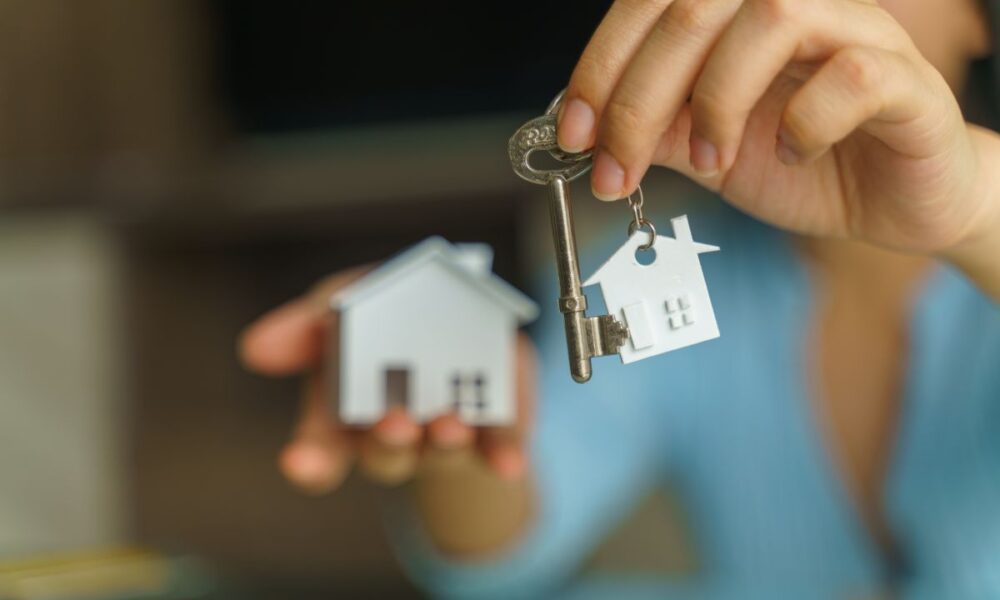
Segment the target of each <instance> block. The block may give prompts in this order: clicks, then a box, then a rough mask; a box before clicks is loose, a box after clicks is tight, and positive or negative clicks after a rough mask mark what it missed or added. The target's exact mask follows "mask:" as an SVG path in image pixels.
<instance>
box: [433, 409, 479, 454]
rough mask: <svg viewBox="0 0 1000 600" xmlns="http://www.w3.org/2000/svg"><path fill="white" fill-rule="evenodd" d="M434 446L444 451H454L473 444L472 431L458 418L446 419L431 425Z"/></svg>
mask: <svg viewBox="0 0 1000 600" xmlns="http://www.w3.org/2000/svg"><path fill="white" fill-rule="evenodd" d="M431 427H432V435H433V438H434V445H435V446H437V447H438V448H441V449H442V450H453V449H455V448H460V447H462V446H465V445H467V444H469V443H470V442H472V429H470V428H469V427H467V426H465V425H463V424H462V423H461V422H460V421H459V420H458V418H457V417H446V418H444V419H442V420H440V421H438V422H435V423H433V424H432V425H431Z"/></svg>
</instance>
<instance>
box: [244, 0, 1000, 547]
mask: <svg viewBox="0 0 1000 600" xmlns="http://www.w3.org/2000/svg"><path fill="white" fill-rule="evenodd" d="M988 40H989V36H988V32H987V30H986V25H985V23H984V21H983V19H982V16H981V15H980V14H979V12H978V10H977V5H976V4H975V2H974V0H920V1H918V0H885V1H884V2H882V3H881V4H877V3H876V2H874V0H618V1H617V2H615V3H614V4H613V5H612V7H611V9H610V11H609V13H608V14H607V16H606V18H605V19H604V21H603V22H602V23H601V25H600V26H599V28H598V29H597V31H596V32H595V33H594V36H593V38H592V40H591V42H590V43H589V45H588V46H587V48H586V50H585V51H584V53H583V56H582V57H581V59H580V62H579V64H578V65H577V67H576V69H575V71H574V73H573V75H572V78H571V81H570V84H569V87H568V91H567V95H566V101H565V103H564V104H563V109H562V111H561V113H560V126H559V140H560V144H561V145H562V146H563V147H564V148H565V149H567V150H571V151H578V150H582V149H585V148H589V147H594V148H595V149H596V153H595V165H594V170H593V175H592V187H593V190H594V193H595V195H596V196H598V197H600V198H602V199H607V200H614V199H617V198H622V197H625V196H627V195H628V193H629V192H631V191H632V190H633V189H634V188H635V187H636V186H637V184H638V183H639V181H640V180H641V179H642V176H643V175H644V173H645V172H646V170H647V169H648V168H649V167H650V165H653V164H656V165H661V166H666V167H668V168H670V169H673V170H675V171H678V172H680V173H682V174H684V175H685V176H688V177H690V178H692V179H694V180H695V181H697V182H699V183H700V184H702V185H704V186H705V187H707V188H709V189H712V190H714V191H717V192H719V194H720V195H721V196H722V197H723V198H724V199H725V200H726V201H728V202H730V203H732V204H733V205H734V206H736V207H737V208H739V209H741V210H743V211H745V212H747V213H749V214H751V215H753V216H754V217H756V218H758V219H761V220H763V221H766V222H768V223H771V224H773V225H774V226H776V227H779V228H782V229H785V230H788V231H791V232H794V233H798V234H801V235H802V236H803V237H802V242H801V244H800V247H801V252H802V255H803V257H804V259H805V260H806V263H807V264H808V265H809V266H810V272H811V273H812V276H813V279H814V283H815V289H816V306H815V317H814V322H813V326H812V328H811V331H809V332H808V333H807V334H808V336H809V337H808V341H809V348H810V353H811V357H812V360H811V361H810V369H811V373H810V375H811V377H810V380H811V381H813V382H814V398H813V401H814V409H815V410H814V413H815V416H816V422H817V433H818V435H820V436H821V437H822V438H823V439H824V441H825V443H827V444H828V446H829V448H830V451H831V455H832V456H833V457H834V459H835V462H836V464H837V466H838V468H839V472H840V475H841V476H842V479H843V481H844V484H845V486H846V487H847V488H848V489H849V491H850V492H851V495H852V497H853V498H854V499H855V501H856V505H857V508H858V513H859V517H860V518H861V519H862V520H863V521H864V522H865V523H866V524H867V525H868V527H869V530H870V532H871V533H872V536H873V538H874V539H875V540H876V541H878V542H879V543H880V544H881V545H882V547H883V548H884V549H885V550H886V551H887V552H891V551H892V540H891V536H889V534H888V533H887V531H886V528H885V527H884V520H883V519H882V516H881V514H880V505H881V503H880V499H881V498H880V490H881V485H882V481H883V480H884V477H885V470H886V464H887V462H888V456H889V448H890V447H891V445H892V440H893V437H894V433H895V428H896V423H897V421H898V413H899V401H900V387H901V383H900V382H901V375H902V372H903V370H904V367H905V361H906V348H907V322H908V315H909V309H910V305H911V304H912V301H913V298H914V295H915V294H916V293H917V291H918V290H919V288H920V285H921V283H922V282H923V280H924V279H925V277H926V274H927V271H928V269H929V268H930V267H931V266H932V265H933V264H934V262H935V261H945V262H950V263H952V264H954V265H956V266H957V267H958V268H960V269H962V270H963V271H964V272H965V273H966V274H967V275H968V276H969V277H970V279H972V280H973V281H974V282H975V283H976V284H977V285H979V286H980V287H981V288H982V289H983V290H984V291H985V293H987V294H989V295H990V296H992V297H993V298H994V299H1000V260H997V257H1000V192H998V190H1000V186H998V183H1000V182H995V181H993V173H998V172H1000V140H998V137H997V136H996V135H995V134H993V133H992V132H989V131H986V130H983V129H980V128H977V127H974V126H970V125H968V124H967V123H966V122H965V121H964V119H963V117H962V114H961V112H960V110H959V107H958V103H957V101H956V99H955V95H954V93H953V91H952V90H953V89H959V88H960V87H961V85H962V83H963V81H964V76H965V71H966V67H967V64H968V62H969V61H970V60H971V59H973V58H975V57H977V56H981V55H983V54H985V53H987V51H988V49H989V48H988V46H989V41H988ZM360 273H361V272H360V271H355V272H350V273H342V274H338V275H335V276H333V277H331V278H330V279H328V280H327V281H325V282H324V283H322V284H320V285H319V286H317V288H316V289H315V290H313V291H312V292H310V293H308V294H307V295H305V296H304V297H303V298H300V299H297V300H294V301H292V302H290V303H289V304H287V305H285V306H283V307H281V308H278V309H276V310H275V311H273V312H271V313H269V314H268V315H265V316H264V317H262V318H261V319H260V320H258V321H257V322H256V323H254V324H253V325H251V326H250V327H249V328H248V329H247V331H246V332H245V333H244V335H243V337H242V339H241V342H240V348H241V353H242V356H243V359H244V361H245V362H246V364H247V365H248V366H249V367H250V368H251V369H254V370H256V371H258V372H261V373H265V374H269V375H275V376H281V375H290V374H297V373H308V374H309V375H307V380H308V383H307V386H306V388H307V391H306V393H305V399H304V407H303V411H302V418H301V421H300V424H299V426H298V427H297V429H296V431H295V433H294V435H293V439H292V441H291V442H290V443H289V445H288V447H287V448H286V449H285V450H284V452H283V453H282V455H281V459H280V464H281V469H282V471H283V472H284V473H285V474H286V476H287V477H288V478H289V479H290V480H291V481H292V482H294V483H295V484H297V485H299V486H300V487H302V488H303V489H304V490H306V491H310V492H314V493H324V492H328V491H330V490H332V489H335V488H336V487H337V486H338V485H339V484H340V483H341V482H342V481H343V479H344V477H345V476H346V474H347V473H348V471H349V470H350V469H351V467H352V466H353V465H354V464H358V466H359V468H360V469H361V470H362V471H363V472H364V473H365V474H367V475H368V476H369V477H370V478H371V479H373V480H375V481H378V482H381V483H384V484H389V485H393V484H398V483H401V482H403V481H407V480H410V479H413V480H414V482H415V501H416V503H417V506H418V508H419V511H420V513H421V514H422V515H423V517H424V521H425V523H426V526H427V529H428V532H429V533H430V535H431V537H432V538H433V539H435V540H436V541H437V543H438V545H439V546H440V547H441V548H442V549H443V550H445V551H447V552H451V553H453V554H456V555H462V556H468V555H480V554H488V553H490V552H494V551H496V550H498V549H500V548H502V547H504V546H505V545H506V544H509V543H511V542H512V541H513V540H515V539H516V538H517V537H518V536H519V535H520V533H521V532H523V530H524V528H525V527H526V526H527V525H528V524H529V523H530V520H531V515H532V512H531V505H532V503H531V501H532V489H533V487H532V484H531V477H530V469H529V461H528V457H527V456H526V454H525V450H524V439H525V435H526V432H528V431H529V430H530V415H531V407H532V406H533V405H534V393H535V383H534V369H535V361H534V357H533V353H532V349H531V346H530V343H528V342H527V341H526V340H524V339H523V338H522V340H521V342H520V343H519V344H518V365H519V368H518V374H517V377H518V390H519V402H520V404H521V408H522V410H521V413H520V414H521V415H522V420H521V421H520V422H519V423H518V424H517V425H516V426H515V427H513V428H511V429H509V430H473V429H471V428H468V427H465V426H464V425H462V424H461V423H459V422H458V421H457V420H456V419H455V418H454V417H451V416H446V417H442V418H439V419H438V420H436V421H434V422H433V423H430V424H429V425H427V426H426V427H420V426H418V425H417V424H415V423H414V422H413V421H412V420H410V419H409V418H408V417H407V416H406V415H405V414H404V413H402V412H391V413H390V414H388V415H387V416H386V417H385V418H384V419H383V420H382V421H380V422H379V423H378V424H376V425H375V426H373V427H372V428H371V429H370V430H368V431H348V430H346V429H344V428H342V427H340V426H338V425H337V424H336V423H335V422H334V421H332V420H331V416H330V415H329V414H328V412H327V410H326V408H325V403H324V401H323V397H324V387H323V380H322V374H321V373H318V372H317V368H318V366H319V365H320V364H321V363H322V362H323V361H322V352H323V348H324V346H323V343H322V341H323V339H324V335H325V334H324V332H325V331H326V329H327V328H329V327H334V328H335V327H336V326H337V324H336V320H335V317H331V316H330V315H329V314H328V313H327V310H326V299H327V298H328V297H329V295H330V293H332V291H334V290H336V289H338V288H339V287H342V286H344V285H346V283H348V282H349V281H351V280H352V279H353V278H356V277H358V276H359V275H360ZM862 299H863V300H864V301H865V302H866V303H867V305H869V306H870V307H871V309H870V310H868V311H863V312H862V311H857V310H856V308H853V307H856V306H858V305H859V303H860V302H861V301H862Z"/></svg>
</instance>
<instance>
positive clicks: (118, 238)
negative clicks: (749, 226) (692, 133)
mask: <svg viewBox="0 0 1000 600" xmlns="http://www.w3.org/2000/svg"><path fill="white" fill-rule="evenodd" d="M608 4H609V3H608V2H607V1H593V0H587V1H583V2H575V3H573V4H572V10H566V7H565V5H564V3H560V2H535V1H528V0H511V1H506V2H496V3H489V2H486V3H458V2H455V3H452V2H441V3H402V2H401V3H385V2H378V3H376V2H351V3H344V2H295V3H277V2H263V1H246V0H244V1H239V2H237V1H235V0H232V1H223V0H218V1H211V2H210V1H194V0H144V1H143V2H134V1H132V0H88V1H87V2H78V1H72V0H0V211H2V215H0V440H2V445H0V598H76V597H83V596H85V595H86V597H93V598H105V597H108V598H110V597H116V598H117V597H139V596H141V597H164V598H167V597H190V598H210V597H239V598H310V597H331V595H332V594H333V595H335V594H338V593H339V594H345V595H348V596H350V597H386V596H389V597H417V596H418V593H417V592H416V591H415V590H414V589H413V588H412V587H410V585H409V584H408V583H407V582H406V580H405V579H404V577H403V575H402V574H401V572H400V571H399V569H398V567H397V566H396V564H395V562H394V561H393V559H392V557H391V553H390V552H389V549H388V547H387V545H386V542H385V541H384V540H383V537H382V535H381V531H380V520H379V516H378V514H377V510H376V508H375V506H374V505H375V503H374V502H372V500H374V499H375V497H376V496H377V495H378V494H379V493H381V492H378V491H377V490H374V489H373V488H371V487H370V486H368V485H366V484H365V483H364V482H363V481H361V480H360V479H352V480H350V481H349V483H348V485H347V487H346V489H344V490H343V491H341V492H338V493H337V494H334V495H332V496H329V497H325V498H320V499H315V498H307V497H303V496H301V495H299V494H297V493H296V492H295V491H294V490H293V489H292V488H291V487H290V486H288V485H287V484H286V483H285V482H284V481H283V480H282V479H281V477H280V475H279V473H278V470H277V468H276V457H277V454H278V451H279V449H280V448H281V447H282V445H283V444H284V443H285V441H286V440H287V438H288V435H289V432H290V430H291V426H292V423H293V419H294V416H295V412H296V408H297V407H296V397H297V393H298V385H299V384H298V382H296V381H295V380H291V379H290V380H284V381H282V380H267V379H263V378H260V377H255V376H252V375H250V374H248V373H246V372H245V371H244V370H243V369H242V368H241V366H240V364H239V362H238V360H237V358H236V355H235V352H234V348H235V340H236V338H237V335H238V333H239V331H240V329H241V328H242V327H243V326H244V325H245V324H247V323H248V322H250V321H251V320H252V319H254V318H255V317H257V316H259V315H260V314H261V313H263V312H264V311H265V310H267V309H268V308H271V307H273V306H275V305H277V304H279V303H281V302H283V301H285V300H287V299H289V298H291V297H293V296H295V295H298V294H300V293H302V292H303V291H304V290H306V289H307V288H308V286H309V285H310V284H311V283H312V282H314V281H315V280H316V279H318V278H320V277H321V276H323V275H325V274H328V273H331V272H334V271H337V270H339V269H341V268H343V267H346V266H349V265H353V264H356V263H359V262H363V261H370V260H375V259H379V258H382V257H385V256H386V255H388V254H391V253H392V252H394V251H397V250H399V249H401V248H403V247H405V246H407V245H409V244H412V243H413V242H415V241H418V240H420V239H422V238H423V237H426V236H427V235H430V234H440V235H444V236H446V237H448V238H449V239H451V240H452V241H485V242H488V243H490V244H492V245H493V246H494V248H495V249H496V252H497V262H496V270H497V271H498V272H499V273H500V274H501V275H503V276H504V277H506V278H507V279H509V280H511V281H513V282H515V283H517V284H519V285H521V286H522V287H524V286H525V285H526V282H527V280H528V279H530V277H531V276H532V273H533V271H535V270H537V269H539V268H541V267H542V266H544V267H548V265H549V264H550V261H551V251H550V248H549V244H550V242H549V238H548V229H547V228H548V222H547V218H546V216H545V213H544V210H545V209H544V202H543V201H542V199H543V198H544V194H545V190H544V189H536V188H535V186H531V185H528V184H526V183H524V182H522V181H520V180H518V179H517V178H516V177H515V176H514V175H513V173H512V172H511V169H510V165H509V164H508V162H507V157H506V140H507V138H508V137H509V136H510V134H511V133H513V131H514V130H515V129H516V128H517V127H518V126H519V125H520V124H521V123H522V122H524V121H525V120H526V119H527V118H529V117H531V116H535V115H537V114H540V112H541V111H542V110H543V109H544V108H545V106H546V104H547V103H548V102H549V100H550V99H551V98H552V96H554V95H555V94H556V92H558V91H559V89H560V88H561V87H562V86H563V85H564V83H565V81H566V80H567V78H568V76H569V73H570V70H571V68H572V65H573V64H574V62H575V58H576V56H577V55H578V54H579V52H580V51H581V50H582V48H583V46H584V44H585V43H586V40H587V38H588V37H589V34H590V32H591V31H592V30H593V29H594V27H595V26H596V24H597V23H598V22H599V20H600V18H601V16H602V14H603V12H604V11H605V10H606V8H607V5H608ZM658 177H660V178H661V179H662V182H659V183H657V182H654V183H652V184H648V185H651V186H652V187H653V188H654V189H655V188H656V186H657V185H662V186H683V185H684V184H683V183H680V182H677V181H674V180H672V179H670V178H669V176H666V175H663V174H660V175H658ZM649 189H650V188H649V187H647V193H648V191H649ZM579 193H580V194H583V193H585V190H584V189H583V188H581V189H580V191H579ZM577 211H578V229H579V232H578V233H579V235H580V236H581V238H585V237H586V236H588V235H590V233H592V232H593V231H594V230H596V229H597V228H598V227H599V223H601V222H607V221H608V220H609V219H617V221H614V222H615V223H619V222H620V224H621V226H622V228H624V225H625V224H626V222H627V218H628V215H627V214H625V210H624V209H623V208H621V207H617V208H609V207H607V206H601V205H600V203H597V202H577ZM541 300H542V302H546V301H547V300H546V299H541ZM670 507H671V503H670V501H669V499H668V498H666V497H665V496H658V497H656V498H652V499H651V500H650V501H649V502H648V503H646V504H644V505H643V506H642V507H640V509H639V511H638V512H637V514H636V515H635V516H634V518H633V519H631V520H630V521H628V522H626V523H624V524H623V525H622V530H621V531H623V532H628V533H621V534H615V535H614V536H612V538H611V539H609V540H608V541H607V542H606V544H605V545H604V546H602V549H601V550H599V551H598V553H597V555H596V556H595V558H594V560H595V561H596V562H601V561H604V562H605V563H614V562H615V561H618V562H619V563H620V564H622V565H626V566H627V567H628V568H636V569H646V568H648V569H659V570H665V569H666V570H669V569H684V568H688V567H689V566H690V565H689V564H687V562H686V561H687V560H688V559H687V558H686V556H685V554H684V552H683V551H682V550H678V549H670V548H667V549H662V548H660V549H659V550H656V551H655V552H654V551H651V550H650V548H649V546H648V544H652V543H660V542H652V541H649V540H662V539H664V538H669V537H671V536H666V535H660V534H659V533H658V532H661V531H663V530H664V528H666V527H669V525H668V524H667V521H669V520H670V518H671V516H670V515H671V508H670ZM637 523H638V525H637ZM630 527H631V528H632V529H631V530H629V528H630ZM673 531H674V532H675V534H676V529H674V530H673ZM673 537H676V535H674V536H673ZM624 539H628V540H629V541H628V542H627V543H626V542H623V541H621V540H624ZM652 556H656V557H657V558H656V559H655V560H656V561H660V562H657V563H656V564H650V563H649V561H651V560H654V559H652V558H651V557H652ZM664 557H665V558H664ZM662 561H665V562H662ZM84 591H86V592H87V594H89V595H87V594H84Z"/></svg>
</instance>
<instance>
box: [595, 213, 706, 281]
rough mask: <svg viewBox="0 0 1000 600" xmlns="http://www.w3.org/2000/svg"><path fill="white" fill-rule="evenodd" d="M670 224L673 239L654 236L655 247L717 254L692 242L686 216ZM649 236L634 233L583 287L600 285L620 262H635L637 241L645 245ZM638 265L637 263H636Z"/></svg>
mask: <svg viewBox="0 0 1000 600" xmlns="http://www.w3.org/2000/svg"><path fill="white" fill-rule="evenodd" d="M670 224H671V226H672V227H673V229H674V237H667V236H665V235H657V236H656V246H657V247H658V248H659V249H661V250H667V251H670V252H673V251H676V252H690V253H693V254H704V253H706V252H718V251H719V247H718V246H712V245H709V244H702V243H701V242H696V241H694V238H692V237H691V226H690V224H689V223H688V218H687V215H682V216H679V217H674V218H673V219H671V220H670ZM648 235H649V234H647V233H646V232H645V231H636V232H635V233H633V234H632V237H630V238H629V242H628V243H626V244H625V245H624V246H622V247H621V248H619V249H618V250H617V251H616V252H615V253H614V254H613V255H612V256H611V258H609V259H608V260H607V261H605V262H604V264H603V265H601V266H600V267H599V268H598V269H597V271H595V272H594V274H593V275H591V276H590V277H589V278H587V280H586V281H584V282H583V285H584V286H588V285H595V284H597V283H600V281H601V278H602V277H603V276H604V275H606V274H607V273H608V272H609V270H610V269H612V268H613V266H614V265H616V264H618V263H619V261H621V260H629V261H632V262H635V258H634V254H635V249H636V247H637V246H638V245H639V243H640V242H639V240H641V243H646V240H647V239H648V237H647V236H648ZM636 264H638V263H636Z"/></svg>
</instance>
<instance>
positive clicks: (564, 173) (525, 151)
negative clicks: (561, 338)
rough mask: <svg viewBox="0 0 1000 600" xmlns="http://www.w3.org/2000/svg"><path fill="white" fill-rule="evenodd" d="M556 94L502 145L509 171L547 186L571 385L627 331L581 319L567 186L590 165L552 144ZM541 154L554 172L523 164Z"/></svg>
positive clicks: (612, 321) (614, 323)
mask: <svg viewBox="0 0 1000 600" xmlns="http://www.w3.org/2000/svg"><path fill="white" fill-rule="evenodd" d="M561 99H562V94H560V95H559V96H557V97H556V99H555V100H553V102H552V104H550V105H549V109H548V110H547V111H546V114H545V115H543V116H541V117H537V118H534V119H532V120H530V121H528V122H527V123H525V124H524V125H522V126H521V128H520V129H518V130H517V132H516V133H515V134H514V136H513V137H512V138H511V139H510V142H509V143H508V145H507V151H508V154H509V155H510V162H511V165H512V166H513V167H514V172H515V173H517V174H518V176H520V177H521V178H522V179H525V180H526V181H530V182H531V183H535V184H538V185H548V186H549V218H550V220H551V222H552V239H553V242H554V244H555V254H556V270H557V273H558V277H559V311H560V312H562V313H563V320H564V324H565V327H566V345H567V347H568V350H569V369H570V374H571V375H572V376H573V380H574V381H576V382H577V383H585V382H587V381H589V380H590V377H591V374H592V369H591V364H590V360H591V359H592V358H593V357H595V356H606V355H609V354H617V353H618V350H619V349H620V348H621V346H622V344H624V343H625V341H626V340H627V339H628V329H627V328H626V327H625V325H623V324H622V323H621V322H620V321H619V320H618V319H616V318H615V317H613V316H612V315H601V316H597V317H587V316H586V311H587V297H586V296H584V295H583V288H582V285H581V280H580V264H579V259H578V258H577V251H576V234H575V229H574V227H573V210H572V206H571V204H570V198H569V182H570V181H573V180H574V179H576V178H577V177H580V176H581V175H583V174H585V173H586V172H587V171H589V170H590V167H591V166H592V157H591V153H590V152H585V153H579V154H571V153H566V152H563V151H562V150H561V149H560V148H559V145H558V143H557V142H556V112H557V111H558V109H559V102H560V100H561ZM541 151H545V152H548V153H550V154H551V155H552V158H554V159H556V161H558V162H560V163H562V164H563V165H564V166H560V167H557V168H554V169H535V168H534V167H532V166H531V164H530V162H529V160H530V158H531V155H532V153H534V152H541Z"/></svg>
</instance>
